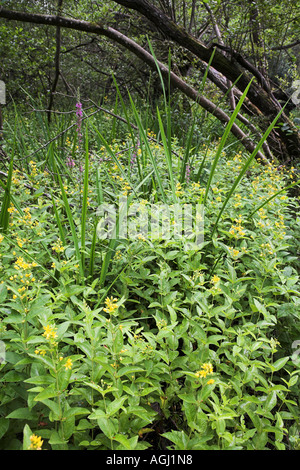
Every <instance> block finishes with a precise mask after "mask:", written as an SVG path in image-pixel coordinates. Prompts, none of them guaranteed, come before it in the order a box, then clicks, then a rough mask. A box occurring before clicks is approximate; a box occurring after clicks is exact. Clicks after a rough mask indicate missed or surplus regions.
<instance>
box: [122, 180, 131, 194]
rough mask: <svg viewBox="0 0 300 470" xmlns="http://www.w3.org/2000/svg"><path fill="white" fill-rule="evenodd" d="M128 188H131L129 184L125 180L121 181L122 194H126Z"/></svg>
mask: <svg viewBox="0 0 300 470" xmlns="http://www.w3.org/2000/svg"><path fill="white" fill-rule="evenodd" d="M130 190H131V186H130V184H129V183H126V182H125V183H123V186H122V191H123V196H127V194H128V193H129V191H130Z"/></svg>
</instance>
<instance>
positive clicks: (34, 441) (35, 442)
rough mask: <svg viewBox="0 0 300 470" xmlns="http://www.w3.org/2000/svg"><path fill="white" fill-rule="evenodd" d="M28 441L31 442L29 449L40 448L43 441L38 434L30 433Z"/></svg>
mask: <svg viewBox="0 0 300 470" xmlns="http://www.w3.org/2000/svg"><path fill="white" fill-rule="evenodd" d="M30 442H31V444H30V446H29V450H42V445H43V442H44V441H42V438H41V437H40V436H36V435H35V434H32V435H31V436H30Z"/></svg>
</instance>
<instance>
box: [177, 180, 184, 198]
mask: <svg viewBox="0 0 300 470" xmlns="http://www.w3.org/2000/svg"><path fill="white" fill-rule="evenodd" d="M175 194H176V196H182V195H183V194H184V191H183V189H182V186H181V184H180V183H179V182H178V183H177V184H176V191H175Z"/></svg>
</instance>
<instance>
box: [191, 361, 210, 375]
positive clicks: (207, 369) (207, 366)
mask: <svg viewBox="0 0 300 470" xmlns="http://www.w3.org/2000/svg"><path fill="white" fill-rule="evenodd" d="M213 372H214V370H213V366H212V364H211V363H210V362H208V363H204V364H202V366H201V370H198V371H197V372H196V373H195V376H196V377H201V378H202V377H204V378H205V377H206V376H207V375H210V374H213Z"/></svg>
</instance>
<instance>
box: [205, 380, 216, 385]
mask: <svg viewBox="0 0 300 470" xmlns="http://www.w3.org/2000/svg"><path fill="white" fill-rule="evenodd" d="M213 383H215V381H214V379H210V380H208V381H207V382H206V384H207V385H211V384H213Z"/></svg>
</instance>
